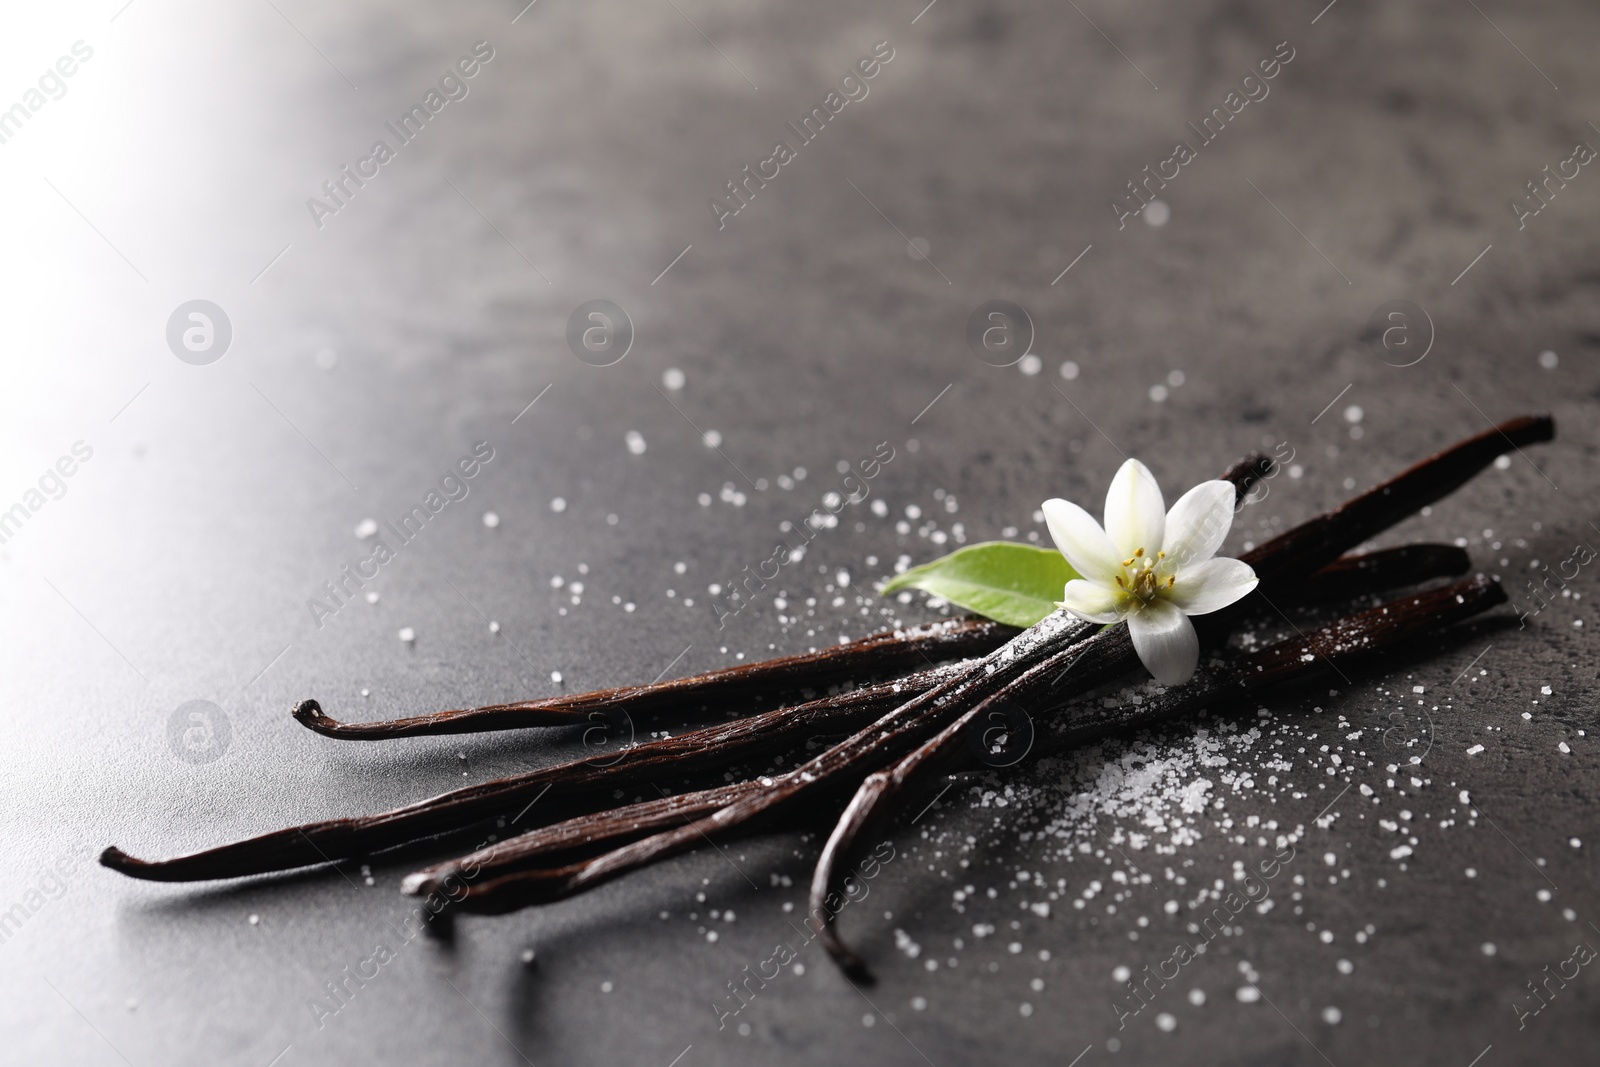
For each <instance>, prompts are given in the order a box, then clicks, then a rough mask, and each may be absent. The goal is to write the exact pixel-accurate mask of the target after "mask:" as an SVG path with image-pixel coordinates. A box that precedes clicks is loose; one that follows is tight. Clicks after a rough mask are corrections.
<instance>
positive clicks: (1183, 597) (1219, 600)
mask: <svg viewBox="0 0 1600 1067" xmlns="http://www.w3.org/2000/svg"><path fill="white" fill-rule="evenodd" d="M1258 582H1260V579H1259V578H1257V577H1256V572H1255V571H1253V570H1251V569H1250V564H1248V563H1245V562H1244V561H1243V560H1237V559H1229V558H1228V557H1226V556H1218V557H1214V558H1212V559H1208V560H1206V561H1205V562H1204V563H1197V564H1195V565H1194V566H1192V567H1185V568H1184V569H1183V570H1181V571H1179V572H1178V577H1177V579H1176V580H1175V581H1174V582H1173V583H1172V588H1171V589H1168V590H1167V591H1166V592H1165V594H1164V596H1165V597H1166V599H1168V600H1170V601H1172V602H1173V603H1174V604H1176V605H1177V606H1178V607H1180V608H1182V609H1183V611H1184V613H1185V614H1187V615H1204V614H1206V613H1207V612H1210V611H1216V610H1217V609H1218V608H1225V607H1227V606H1228V605H1229V604H1232V603H1233V602H1234V601H1235V600H1238V599H1239V598H1240V597H1242V596H1244V595H1245V594H1246V593H1248V592H1250V590H1252V589H1254V588H1255V587H1256V585H1257V583H1258Z"/></svg>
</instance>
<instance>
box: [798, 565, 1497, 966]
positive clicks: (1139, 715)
mask: <svg viewBox="0 0 1600 1067" xmlns="http://www.w3.org/2000/svg"><path fill="white" fill-rule="evenodd" d="M1505 600H1506V595H1505V591H1504V590H1503V589H1501V587H1500V585H1499V583H1497V582H1493V581H1490V580H1489V579H1487V578H1483V577H1481V576H1480V577H1477V578H1469V579H1466V580H1465V581H1461V582H1457V583H1455V584H1454V585H1449V586H1445V587H1444V588H1441V589H1434V590H1430V591H1428V592H1425V593H1419V594H1414V595H1411V596H1406V597H1401V598H1399V599H1397V600H1393V601H1390V602H1388V603H1386V604H1381V605H1379V606H1377V607H1373V608H1369V609H1367V610H1366V611H1360V612H1356V613H1354V614H1352V615H1348V616H1345V617H1344V618H1341V619H1338V620H1337V621H1335V622H1332V623H1329V624H1328V625H1326V626H1323V627H1319V628H1317V629H1315V630H1313V631H1311V632H1310V633H1308V634H1303V635H1296V636H1295V637H1293V638H1291V639H1288V640H1284V641H1280V642H1278V643H1276V644H1274V645H1271V646H1269V647H1267V648H1265V649H1261V650H1260V651H1257V652H1253V653H1248V654H1244V655H1237V656H1234V657H1232V659H1231V660H1230V661H1228V662H1227V663H1225V664H1224V665H1223V666H1221V667H1203V668H1202V669H1200V670H1199V671H1197V672H1196V673H1195V676H1194V677H1193V678H1192V679H1190V681H1188V682H1186V683H1184V684H1183V685H1181V686H1174V687H1171V688H1167V689H1163V690H1160V691H1159V692H1157V693H1156V694H1154V695H1153V696H1150V697H1146V698H1145V699H1144V700H1143V701H1142V702H1141V703H1139V704H1121V705H1116V706H1114V707H1111V708H1106V707H1102V706H1100V704H1099V703H1098V702H1096V701H1090V700H1084V701H1082V702H1080V703H1071V704H1068V705H1066V706H1065V707H1064V708H1061V709H1059V711H1060V714H1057V715H1053V716H1047V715H1043V714H1041V715H1038V716H1034V715H1028V714H1026V713H1025V712H1024V713H1022V714H1021V715H1020V716H1019V714H1018V712H1017V711H1016V710H1014V709H1016V708H1017V705H1015V704H1014V703H1012V702H1011V701H1010V699H1009V698H1007V697H1005V696H1004V695H996V696H994V697H990V698H989V699H988V700H986V701H984V702H982V703H980V704H978V705H977V706H975V707H974V708H972V709H971V710H970V711H968V712H967V713H966V714H964V715H962V716H961V717H960V718H959V719H957V720H955V721H954V722H952V723H951V724H950V725H949V726H947V727H945V728H944V729H943V730H942V731H940V732H939V734H938V735H937V736H935V737H934V738H932V739H930V740H929V741H928V742H927V743H925V744H923V745H922V746H921V747H919V748H918V749H917V750H916V751H914V752H912V753H911V754H910V755H908V756H906V757H905V758H903V759H901V760H900V761H899V762H898V763H896V764H895V765H894V766H893V767H890V768H886V769H884V770H880V771H876V772H874V773H873V774H871V775H869V776H868V777H867V779H866V781H864V782H863V783H862V785H861V787H860V789H859V790H858V791H857V792H856V795H855V797H854V798H853V799H852V800H851V803H850V806H849V807H848V808H847V809H846V810H845V813H844V815H843V816H842V817H841V818H840V820H839V826H838V828H836V829H835V831H834V834H833V836H832V837H831V838H830V839H829V841H828V844H827V846H825V848H824V850H823V856H822V857H821V859H819V862H818V865H817V869H816V874H815V876H814V880H813V882H812V887H811V908H812V913H813V914H816V913H817V909H818V908H822V914H824V915H827V916H831V915H833V914H834V913H835V912H836V911H837V909H830V908H826V907H823V905H824V904H825V902H826V900H827V897H828V896H829V895H830V894H831V893H832V892H833V891H834V889H835V886H834V884H833V883H832V880H831V872H832V870H834V869H835V868H834V866H833V865H832V864H828V863H825V862H823V861H824V860H827V859H828V858H830V856H834V857H836V856H839V855H841V854H845V853H846V852H847V851H848V849H849V847H850V845H851V843H853V842H855V841H860V840H870V839H872V838H874V837H876V836H877V834H878V833H879V832H881V831H882V830H883V829H884V827H885V826H886V824H887V821H888V818H889V816H890V813H891V810H892V808H891V805H893V804H895V802H896V801H899V802H901V806H904V804H905V802H907V801H908V800H910V799H911V798H912V797H914V796H915V794H916V792H917V791H918V787H919V786H921V787H923V789H924V791H925V790H926V789H929V788H931V787H932V786H931V784H930V783H931V782H932V781H933V780H935V779H937V778H938V777H940V776H942V775H946V774H950V773H953V772H955V771H959V770H963V769H966V768H967V767H968V766H970V765H971V764H972V763H973V762H974V761H975V759H976V757H975V755H974V754H975V753H976V752H978V751H979V747H978V746H979V745H980V744H981V741H979V739H978V736H977V735H978V733H979V732H980V731H981V729H982V728H983V726H984V725H985V724H986V723H988V722H991V721H993V720H994V718H996V717H997V718H998V719H999V720H1000V721H1001V722H1003V723H1005V725H1006V728H1007V729H1008V730H1011V731H1019V730H1020V728H1021V727H1022V725H1023V722H1022V719H1023V718H1025V719H1026V725H1027V726H1028V727H1029V728H1030V729H1032V730H1034V731H1036V733H1035V735H1034V736H1033V738H1031V739H1030V740H1031V743H1032V748H1031V751H1030V752H1029V753H1028V755H1030V756H1034V757H1037V756H1042V755H1047V754H1049V753H1051V752H1056V751H1060V750H1061V749H1064V748H1068V747H1071V746H1073V745H1077V744H1083V743H1085V742H1087V741H1091V740H1093V739H1095V738H1097V737H1101V736H1104V735H1106V734H1110V733H1116V732H1121V731H1125V730H1129V729H1133V728H1136V727H1139V726H1144V725H1147V724H1149V723H1152V722H1155V721H1157V720H1160V719H1167V718H1173V717H1176V716H1180V715H1186V714H1192V713H1193V712H1195V711H1199V710H1201V709H1203V708H1206V707H1209V706H1211V705H1212V704H1214V703H1216V702H1217V701H1218V700H1223V699H1226V698H1228V697H1231V696H1237V695H1240V694H1243V693H1246V692H1250V691H1253V690H1256V689H1259V688H1262V687H1263V686H1268V685H1272V684H1275V683H1279V682H1286V681H1290V680H1298V679H1302V678H1306V677H1310V676H1314V675H1317V674H1320V673H1323V672H1326V671H1328V670H1332V669H1337V667H1338V666H1339V665H1342V664H1345V663H1347V662H1349V661H1352V660H1357V659H1360V658H1363V657H1365V656H1369V655H1372V654H1375V653H1379V652H1383V651H1387V650H1389V649H1392V648H1394V647H1395V646H1396V645H1399V644H1402V643H1403V642H1405V641H1408V640H1410V639H1412V638H1414V637H1416V636H1418V635H1420V634H1423V633H1429V632H1436V631H1438V630H1440V629H1443V628H1444V627H1446V626H1449V625H1450V624H1452V623H1455V622H1458V621H1460V620H1462V619H1466V618H1470V617H1471V616H1473V615H1476V614H1479V613H1480V612H1483V611H1487V610H1488V609H1489V608H1492V607H1494V606H1495V605H1497V604H1503V603H1505ZM1018 759H1019V760H1020V759H1021V756H1019V757H1018ZM818 933H819V939H820V940H821V942H822V944H823V948H824V949H825V950H826V951H827V952H828V954H829V955H830V956H831V957H832V958H833V959H834V961H835V962H836V963H838V964H839V965H840V966H841V967H842V968H843V969H844V970H845V971H846V972H847V973H848V974H850V975H851V976H852V977H855V978H857V979H861V980H868V979H869V978H870V976H869V974H868V972H867V968H866V964H865V962H864V961H863V960H862V959H861V958H860V956H858V955H857V954H856V953H855V952H854V951H852V950H851V949H850V948H849V947H848V946H847V945H846V944H845V943H844V942H843V940H842V939H841V938H840V937H839V936H838V932H837V930H836V929H835V928H834V926H833V924H832V923H831V922H825V923H823V924H822V929H821V930H819V931H818Z"/></svg>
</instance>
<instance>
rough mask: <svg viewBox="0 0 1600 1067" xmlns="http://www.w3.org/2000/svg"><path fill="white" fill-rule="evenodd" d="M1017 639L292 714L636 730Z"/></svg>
mask: <svg viewBox="0 0 1600 1067" xmlns="http://www.w3.org/2000/svg"><path fill="white" fill-rule="evenodd" d="M1017 632H1018V631H1017V629H1016V628H1015V627H1012V626H1006V625H1004V624H1003V623H998V622H994V621H992V620H990V619H980V618H976V617H971V616H969V617H965V618H957V619H941V620H940V621H938V622H931V623H925V624H923V625H920V626H913V627H909V628H907V629H904V630H885V631H884V632H882V633H876V634H872V635H870V636H867V637H862V638H858V639H857V640H855V641H849V642H846V643H845V644H842V645H830V646H828V647H826V648H821V649H818V650H817V651H816V652H805V653H801V654H799V655H794V656H782V657H779V658H777V659H769V660H763V661H761V662H759V663H747V664H740V665H739V666H735V667H723V668H721V669H719V670H714V671H707V672H705V673H704V674H695V675H690V676H689V677H687V678H674V679H673V680H671V681H668V682H655V683H652V684H649V685H625V686H618V687H615V688H612V689H597V690H595V691H593V692H590V693H575V694H573V695H572V696H559V697H545V698H543V699H540V700H522V701H518V702H516V703H512V704H491V705H489V706H487V707H481V708H462V709H459V710H456V711H436V712H433V713H431V714H428V715H418V716H415V717H413V718H407V719H390V720H386V721H383V722H356V723H347V722H338V721H336V720H334V719H331V718H329V717H328V716H327V715H326V714H324V713H323V711H322V706H321V705H320V704H318V703H317V702H316V701H315V700H306V701H302V702H301V703H300V704H299V705H298V706H297V707H296V708H295V709H294V717H295V720H296V721H297V722H299V723H300V724H301V725H302V726H305V727H306V728H307V729H310V730H315V731H316V732H317V733H319V734H322V735H323V736H325V737H333V738H338V739H340V740H346V741H380V740H387V739H390V738H395V737H422V736H431V735H435V734H466V733H481V732H487V731H490V730H520V729H522V728H524V727H528V726H585V725H590V724H592V723H594V722H595V721H598V720H597V718H596V717H597V716H598V717H600V718H601V719H606V720H609V719H611V718H612V717H615V716H618V715H619V714H621V713H624V712H625V713H627V715H628V716H629V717H630V718H631V719H633V721H634V723H635V725H641V726H642V725H645V724H648V723H654V722H656V721H657V720H661V719H664V718H667V717H669V716H673V715H680V716H687V715H692V714H694V713H696V712H698V711H699V710H700V709H701V708H703V707H705V706H707V705H710V704H712V703H715V704H717V705H719V706H722V707H729V706H736V705H738V704H739V703H740V702H744V701H750V702H752V703H759V702H765V703H767V704H769V705H770V703H771V702H772V701H773V700H774V699H775V698H776V697H779V696H782V695H784V694H795V693H799V692H801V691H802V690H807V689H809V690H813V691H818V690H825V689H827V688H828V687H829V686H832V685H836V684H839V683H842V682H852V681H859V680H861V679H863V678H870V677H874V676H877V677H881V676H884V675H889V674H893V673H896V672H904V671H910V670H914V669H916V668H919V667H926V666H928V665H930V664H933V663H938V662H941V661H944V660H951V659H960V658H965V657H968V656H979V655H982V654H983V653H985V652H989V651H992V650H993V649H996V648H999V647H1000V646H1001V645H1003V644H1004V643H1005V642H1006V641H1008V640H1010V639H1011V638H1012V637H1014V636H1015V635H1016V634H1017Z"/></svg>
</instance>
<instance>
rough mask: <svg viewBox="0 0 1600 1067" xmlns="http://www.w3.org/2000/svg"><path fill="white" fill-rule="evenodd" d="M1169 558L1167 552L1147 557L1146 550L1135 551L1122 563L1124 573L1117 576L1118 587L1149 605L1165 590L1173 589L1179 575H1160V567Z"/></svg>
mask: <svg viewBox="0 0 1600 1067" xmlns="http://www.w3.org/2000/svg"><path fill="white" fill-rule="evenodd" d="M1166 558H1167V554H1166V553H1165V552H1157V553H1156V554H1155V555H1154V556H1147V555H1145V553H1144V549H1142V548H1139V549H1135V550H1134V553H1133V555H1132V556H1131V557H1130V558H1128V559H1125V560H1123V561H1122V568H1123V571H1122V573H1121V574H1119V575H1118V576H1117V586H1118V587H1119V588H1121V589H1122V590H1123V591H1124V592H1126V593H1129V594H1130V595H1132V596H1136V597H1138V598H1139V599H1140V600H1141V601H1143V602H1144V603H1146V604H1148V603H1149V602H1150V601H1152V600H1154V599H1155V598H1156V597H1157V596H1159V595H1160V593H1161V591H1162V590H1163V589H1171V588H1172V583H1173V582H1175V581H1177V575H1175V574H1167V575H1163V574H1162V573H1160V569H1159V566H1160V564H1161V562H1162V561H1163V560H1165V559H1166Z"/></svg>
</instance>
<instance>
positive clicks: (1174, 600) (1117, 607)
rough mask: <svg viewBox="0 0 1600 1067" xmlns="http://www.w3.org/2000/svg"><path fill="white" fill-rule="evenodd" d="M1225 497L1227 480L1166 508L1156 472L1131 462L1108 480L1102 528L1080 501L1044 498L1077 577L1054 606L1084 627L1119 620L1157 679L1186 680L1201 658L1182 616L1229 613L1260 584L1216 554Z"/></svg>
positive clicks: (1223, 530) (1223, 531) (1229, 495)
mask: <svg viewBox="0 0 1600 1067" xmlns="http://www.w3.org/2000/svg"><path fill="white" fill-rule="evenodd" d="M1233 501H1234V488H1233V485H1232V483H1230V482H1224V481H1214V482H1201V483H1200V484H1199V485H1197V486H1195V487H1194V488H1193V489H1191V490H1189V491H1188V492H1187V493H1185V494H1183V496H1182V497H1180V498H1179V499H1178V502H1177V503H1176V504H1174V505H1172V510H1171V511H1168V510H1167V509H1166V504H1165V502H1164V501H1163V500H1162V498H1161V487H1160V486H1158V485H1157V484H1156V479H1155V475H1153V474H1151V473H1150V470H1149V468H1148V467H1146V466H1145V465H1144V464H1143V463H1140V462H1139V461H1138V460H1136V459H1130V460H1128V461H1127V462H1126V463H1124V464H1123V465H1122V469H1120V470H1119V471H1117V476H1116V477H1115V478H1113V479H1112V480H1111V488H1110V490H1109V491H1107V493H1106V511H1105V518H1106V524H1105V528H1104V529H1102V528H1101V526H1100V524H1099V523H1098V522H1095V521H1094V518H1093V516H1091V515H1090V514H1089V513H1088V512H1087V511H1084V510H1083V509H1082V508H1080V507H1079V506H1078V505H1076V504H1073V503H1069V502H1068V501H1065V500H1059V499H1058V500H1046V501H1045V502H1044V518H1045V522H1046V523H1047V524H1048V525H1049V527H1050V536H1051V537H1053V538H1055V542H1056V547H1057V548H1059V549H1061V554H1062V555H1064V556H1066V557H1067V562H1068V563H1070V564H1072V568H1073V570H1075V571H1077V572H1078V573H1079V574H1080V575H1082V577H1081V578H1074V579H1073V580H1072V581H1070V582H1068V583H1067V586H1066V589H1065V591H1064V593H1063V596H1062V602H1061V606H1062V607H1064V608H1066V609H1067V610H1068V611H1070V612H1072V614H1074V615H1076V616H1078V617H1079V618H1080V619H1083V620H1085V621H1087V622H1105V623H1111V622H1121V621H1122V620H1123V619H1127V620H1128V632H1129V634H1130V635H1131V636H1132V637H1133V647H1134V649H1135V650H1136V651H1137V652H1138V653H1139V660H1140V662H1142V663H1143V664H1144V665H1145V667H1146V668H1148V669H1149V671H1150V673H1151V674H1153V675H1155V678H1156V681H1158V682H1160V683H1161V684H1162V685H1179V684H1181V683H1183V682H1186V681H1188V680H1189V676H1190V675H1192V674H1193V673H1194V669H1195V666H1196V665H1197V664H1198V663H1199V662H1200V641H1199V638H1198V637H1196V636H1195V632H1194V624H1193V623H1191V622H1190V621H1189V616H1190V615H1204V614H1206V613H1207V612H1210V611H1216V610H1217V609H1219V608H1225V607H1227V606H1228V605H1229V604H1232V603H1233V602H1234V601H1235V600H1238V599H1239V598H1240V597H1242V596H1244V595H1245V594H1246V593H1248V592H1250V590H1252V589H1254V588H1255V587H1256V582H1257V580H1258V579H1257V578H1256V572H1255V571H1253V570H1251V569H1250V565H1249V564H1248V563H1244V562H1242V561H1240V560H1236V559H1228V558H1226V557H1217V549H1218V548H1220V547H1221V546H1222V539H1223V538H1225V537H1227V536H1228V528H1229V527H1230V526H1232V525H1233Z"/></svg>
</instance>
